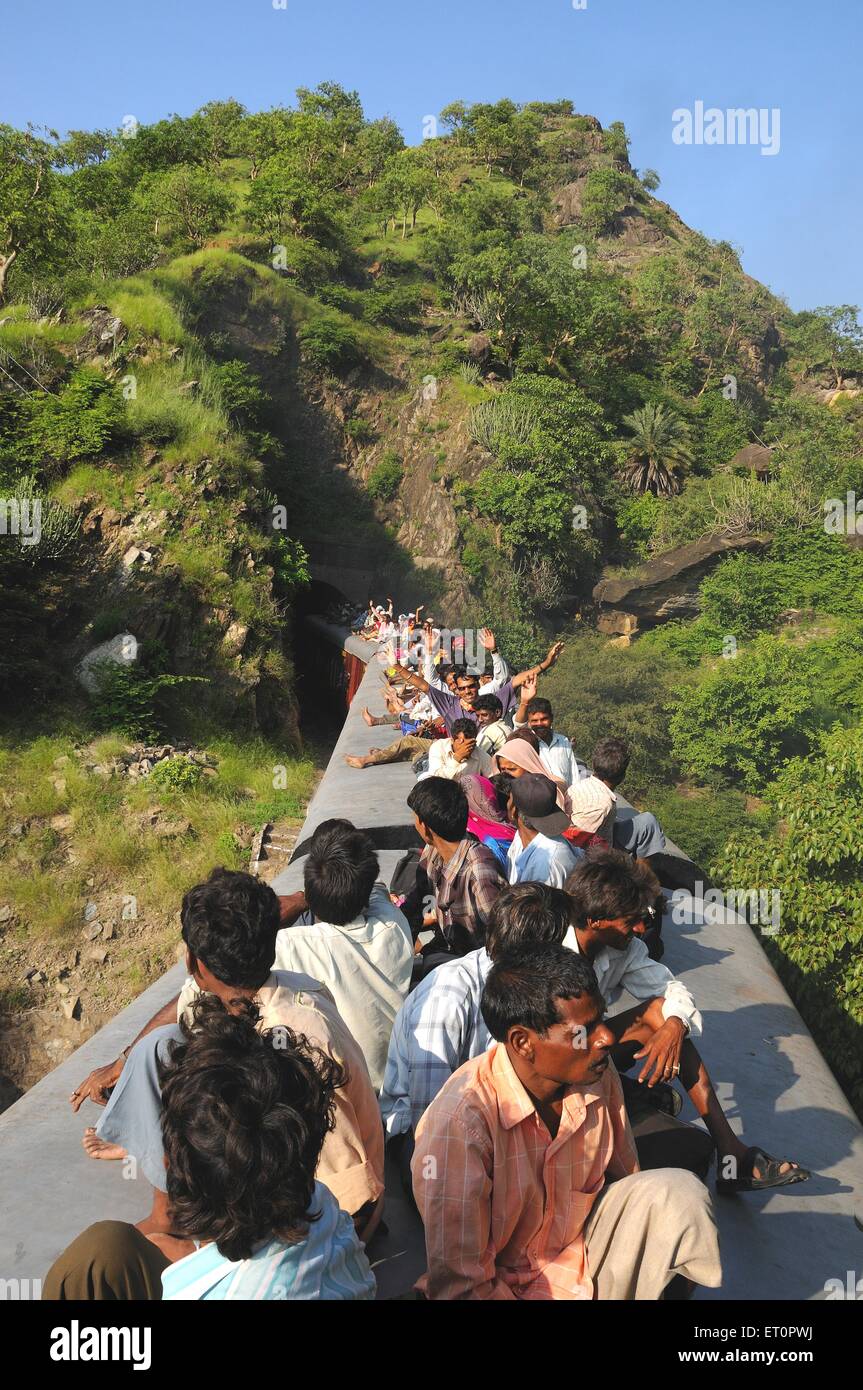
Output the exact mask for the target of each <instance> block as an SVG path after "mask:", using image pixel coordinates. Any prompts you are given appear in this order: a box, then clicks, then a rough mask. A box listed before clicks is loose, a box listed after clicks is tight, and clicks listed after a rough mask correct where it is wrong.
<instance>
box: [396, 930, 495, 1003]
mask: <svg viewBox="0 0 863 1390" xmlns="http://www.w3.org/2000/svg"><path fill="white" fill-rule="evenodd" d="M490 969H491V960H490V959H489V957H488V955H487V954H486V951H485V947H480V949H479V950H478V951H468V953H467V955H465V956H459V958H458V959H457V960H448V961H445V962H444V964H443V965H439V966H438V967H437V969H436V970H433V971H432V972H431V974H430V975H426V977H425V979H424V980H422V981H421V982H420V984H419V985H417V987H416V989H415V990H412V991H411V993H410V994H409V995H408V998H407V1001H406V1003H407V1004H409V1005H410V1008H411V1012H412V1015H413V1016H414V1017H416V1016H417V1014H418V1013H419V1012H420V1011H421V1009H422V1007H423V1005H424V1004H426V1003H427V1002H428V1001H429V1000H430V999H437V998H440V997H441V996H442V995H450V996H456V997H462V996H465V995H467V994H468V993H469V992H470V990H471V989H475V988H476V987H477V986H479V987H480V988H481V987H482V985H483V984H484V982H485V978H486V976H487V975H488V972H489V970H490Z"/></svg>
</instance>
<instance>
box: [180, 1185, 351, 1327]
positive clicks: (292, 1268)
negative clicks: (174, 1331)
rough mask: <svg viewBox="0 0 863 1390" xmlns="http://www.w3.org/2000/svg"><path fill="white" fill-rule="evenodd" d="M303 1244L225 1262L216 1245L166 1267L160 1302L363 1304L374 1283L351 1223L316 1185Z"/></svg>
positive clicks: (276, 1243) (273, 1246) (276, 1244)
mask: <svg viewBox="0 0 863 1390" xmlns="http://www.w3.org/2000/svg"><path fill="white" fill-rule="evenodd" d="M310 1211H312V1212H320V1213H321V1216H320V1220H318V1221H310V1222H309V1224H308V1231H307V1234H306V1238H305V1240H302V1241H300V1242H299V1243H298V1244H296V1245H286V1244H285V1243H284V1241H281V1240H270V1241H267V1242H266V1243H265V1244H264V1245H262V1246H260V1247H259V1249H257V1250H256V1251H255V1253H254V1254H253V1255H252V1257H251V1258H250V1259H248V1260H227V1259H225V1257H224V1255H221V1254H220V1253H219V1248H218V1246H217V1245H216V1244H215V1242H211V1243H210V1244H209V1245H202V1246H201V1247H200V1248H199V1249H198V1250H195V1251H194V1253H193V1254H191V1255H186V1256H185V1257H184V1258H183V1259H182V1260H177V1262H176V1263H175V1264H172V1265H169V1266H168V1268H167V1269H166V1270H164V1271H163V1273H162V1299H163V1301H165V1302H169V1303H170V1302H174V1301H176V1300H185V1301H198V1300H201V1299H228V1298H230V1299H244V1300H250V1301H251V1300H259V1299H289V1298H292V1299H293V1298H295V1299H306V1300H311V1299H314V1300H319V1301H324V1302H326V1301H329V1302H348V1301H351V1300H355V1299H362V1300H365V1301H368V1300H369V1299H373V1298H374V1296H375V1290H376V1285H375V1280H374V1275H373V1274H372V1271H371V1268H370V1267H369V1262H368V1260H367V1259H366V1254H365V1251H364V1250H363V1247H362V1245H361V1244H360V1242H359V1240H358V1239H357V1233H356V1231H355V1230H354V1223H353V1221H352V1220H351V1218H350V1217H349V1216H348V1215H347V1214H346V1213H345V1212H343V1211H340V1210H339V1204H338V1202H337V1201H336V1199H335V1197H334V1196H333V1194H332V1193H331V1192H330V1191H329V1189H328V1188H326V1187H324V1186H323V1185H322V1184H321V1183H319V1182H316V1183H315V1190H314V1195H313V1197H312V1205H311V1207H310Z"/></svg>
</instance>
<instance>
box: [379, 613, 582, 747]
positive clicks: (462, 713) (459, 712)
mask: <svg viewBox="0 0 863 1390" xmlns="http://www.w3.org/2000/svg"><path fill="white" fill-rule="evenodd" d="M482 631H483V632H484V633H486V634H487V636H486V637H485V638H483V645H484V646H485V647H486V650H492V648H491V647H489V645H488V644H489V642H491V643H492V644H495V637H494V633H493V632H489V631H488V629H487V628H483V629H482ZM495 645H496V644H495ZM562 651H563V643H562V642H555V643H554V645H553V646H551V647H550V648H549V650H548V655H547V656H546V657H545V659H544V660H543V661H541V662H540V664H539V665H538V666H532V667H531V668H530V669H529V670H527V671H520V672H519V673H518V675H516V676H513V677H512V678H511V679H510V680H508V681H507V682H506V683H505V684H504V685H502V686H501V687H500V688H499V689H498V690H495V691H494V692H493V693H494V694H496V695H497V698H498V699H499V700H500V702H501V705H502V706H503V713H504V715H506V714H508V713H509V711H510V709H511V708H512V707H513V706H514V704H515V691H516V690H518V689H519V687H520V686H522V685H524V683H525V681H526V680H528V679H529V678H530V677H531V676H532V675H534V674H538V673H539V672H541V671H549V670H551V667H552V666H553V665H554V663H555V662H556V661H557V659H558V657H559V656H560V654H561V652H562ZM401 670H402V676H403V678H404V680H405V682H406V684H407V685H412V686H414V687H415V688H416V689H417V690H421V691H423V692H424V693H425V692H427V693H428V697H429V699H430V700H431V702H432V704H433V705H434V707H435V709H436V710H437V711H438V713H439V714H441V715H442V716H443V719H444V722H445V724H446V727H447V733H449V732H450V729H451V727H452V725H453V723H454V722H455V720H456V719H474V720H475V719H476V711H475V708H474V702H475V700H476V699H477V697H478V696H479V692H480V678H479V676H477V675H474V674H472V673H471V672H470V671H468V669H467V667H466V666H457V667H455V686H456V693H455V694H452V693H451V692H450V691H449V690H440V689H438V688H436V687H435V686H434V685H432V684H430V682H429V681H427V680H426V679H425V677H424V676H420V675H418V674H417V673H416V672H414V671H409V670H407V668H405V667H403V668H401Z"/></svg>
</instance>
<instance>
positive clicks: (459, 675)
mask: <svg viewBox="0 0 863 1390" xmlns="http://www.w3.org/2000/svg"><path fill="white" fill-rule="evenodd" d="M449 674H450V675H452V676H454V678H455V679H456V680H457V681H460V680H463V679H464V677H465V676H469V675H470V671H469V670H468V669H467V667H466V666H465V665H464V663H463V662H462V663H459V662H455V661H454V662H453V664H452V666H451V667H450V669H449Z"/></svg>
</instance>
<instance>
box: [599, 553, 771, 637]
mask: <svg viewBox="0 0 863 1390" xmlns="http://www.w3.org/2000/svg"><path fill="white" fill-rule="evenodd" d="M769 544H770V540H769V537H766V536H741V537H740V538H739V539H730V538H729V537H727V536H702V537H701V539H700V540H697V541H691V542H690V544H689V545H681V546H678V547H677V548H676V549H675V550H667V551H665V552H664V554H662V555H657V556H655V557H654V558H653V559H652V560H648V562H647V563H646V564H645V565H642V566H641V567H640V568H639V569H638V570H637V571H636V572H635V574H633V575H632V576H631V577H630V578H628V579H601V580H600V581H599V583H598V584H597V585H596V588H595V589H594V591H593V597H594V599H595V600H596V602H597V603H598V604H599V605H600V615H599V625H600V630H605V631H611V632H616V633H619V634H620V635H622V636H625V635H628V633H629V632H632V631H634V627H633V626H629V627H628V628H627V626H626V624H625V621H624V620H626V619H630V620H632V621H634V623H635V626H643V627H652V626H653V625H654V624H656V623H662V622H665V621H667V620H668V619H669V618H691V617H694V616H696V615H697V614H698V612H699V611H700V608H699V600H698V588H699V585H700V584H701V581H702V579H703V578H704V576H705V575H706V574H708V573H709V572H710V570H712V569H713V568H714V566H715V565H716V564H718V562H719V561H720V560H721V559H723V558H724V556H726V555H733V554H737V553H739V552H741V551H744V552H746V551H749V552H752V551H759V550H763V549H764V548H765V547H766V546H767V545H769ZM609 610H611V611H609ZM606 619H607V620H608V621H609V626H608V627H606V628H605V629H602V623H603V621H604V620H606Z"/></svg>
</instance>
